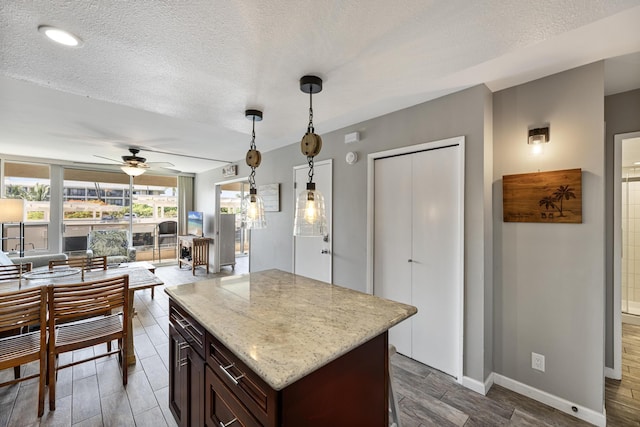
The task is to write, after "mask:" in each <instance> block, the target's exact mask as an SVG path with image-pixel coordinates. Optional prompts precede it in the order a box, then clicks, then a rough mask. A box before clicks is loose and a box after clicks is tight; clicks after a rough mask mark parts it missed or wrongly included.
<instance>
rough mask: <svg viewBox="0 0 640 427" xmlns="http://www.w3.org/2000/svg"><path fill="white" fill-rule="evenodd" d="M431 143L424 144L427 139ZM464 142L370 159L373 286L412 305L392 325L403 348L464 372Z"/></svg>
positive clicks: (417, 356) (442, 367)
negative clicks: (413, 311)
mask: <svg viewBox="0 0 640 427" xmlns="http://www.w3.org/2000/svg"><path fill="white" fill-rule="evenodd" d="M425 145H427V144H425ZM463 160H464V155H463V148H462V147H461V145H454V144H449V145H443V146H437V147H436V148H434V149H423V150H422V151H416V152H410V153H395V152H394V153H391V155H389V156H388V157H380V158H375V161H374V162H373V169H374V172H373V173H374V179H373V186H374V189H373V190H374V191H373V197H374V202H373V241H374V243H373V246H374V254H373V291H374V294H375V295H378V296H381V297H383V298H388V299H392V300H395V301H399V302H403V303H407V304H411V305H414V306H416V307H417V308H418V313H417V314H416V315H415V316H413V317H411V318H409V319H408V320H406V321H404V322H402V323H400V324H399V325H397V326H395V327H394V328H392V329H391V330H390V332H389V342H390V343H392V344H393V345H395V346H396V348H397V350H398V352H399V353H402V354H404V355H406V356H408V357H411V358H413V359H415V360H418V361H420V362H422V363H425V364H427V365H429V366H431V367H434V368H436V369H438V370H441V371H443V372H445V373H448V374H450V375H453V376H455V377H457V378H458V379H460V377H461V374H462V289H463V285H462V283H463V282H462V280H463V268H464V265H463V253H462V251H463V242H462V233H463V212H464V209H463V193H464V190H463V171H462V167H463V166H462V165H463V164H464V163H463Z"/></svg>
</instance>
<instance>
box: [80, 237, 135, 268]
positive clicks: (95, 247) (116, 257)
mask: <svg viewBox="0 0 640 427" xmlns="http://www.w3.org/2000/svg"><path fill="white" fill-rule="evenodd" d="M87 256H88V257H94V256H106V257H107V264H109V265H111V264H119V263H121V262H134V261H135V260H136V249H135V248H133V247H131V246H129V232H128V231H127V230H93V231H90V232H89V234H88V235H87Z"/></svg>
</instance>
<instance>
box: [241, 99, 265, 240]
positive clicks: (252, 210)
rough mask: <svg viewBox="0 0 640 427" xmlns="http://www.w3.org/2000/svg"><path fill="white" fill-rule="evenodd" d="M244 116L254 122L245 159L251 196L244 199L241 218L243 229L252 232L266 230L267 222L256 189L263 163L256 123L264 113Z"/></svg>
mask: <svg viewBox="0 0 640 427" xmlns="http://www.w3.org/2000/svg"><path fill="white" fill-rule="evenodd" d="M244 115H245V117H246V118H247V119H249V120H251V121H252V129H251V144H250V146H249V151H247V155H246V157H245V161H246V162H247V166H249V167H250V168H251V174H249V194H247V195H246V196H245V197H244V198H243V199H242V206H241V216H242V227H244V228H246V229H250V230H255V229H260V228H265V227H266V226H267V220H266V218H265V216H264V201H263V200H262V197H260V196H259V195H258V190H257V188H256V178H255V176H256V168H257V167H258V166H260V163H261V162H262V154H260V151H258V150H257V149H256V122H259V121H262V111H259V110H246V111H245V112H244Z"/></svg>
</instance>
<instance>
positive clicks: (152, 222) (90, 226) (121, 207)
mask: <svg viewBox="0 0 640 427" xmlns="http://www.w3.org/2000/svg"><path fill="white" fill-rule="evenodd" d="M177 185H178V182H177V178H176V177H167V176H157V175H151V174H149V173H146V174H144V175H141V176H137V177H135V178H134V179H133V205H132V206H131V208H130V203H131V199H132V198H131V195H130V190H129V176H128V175H125V174H123V173H121V172H103V171H88V170H79V169H65V171H64V191H63V194H64V199H65V200H64V206H63V210H64V233H63V251H65V252H67V253H70V254H72V255H73V254H74V252H76V251H78V252H81V251H85V250H86V236H87V234H88V233H89V231H91V230H103V229H114V228H116V229H129V226H130V225H131V227H132V228H133V235H132V243H133V246H134V247H136V249H137V252H136V259H137V260H139V261H144V260H152V259H154V257H155V256H156V251H154V248H155V247H156V245H155V243H156V239H157V233H156V229H157V224H158V223H160V222H162V221H165V220H166V219H167V218H177V214H178V205H177V197H176V193H177ZM130 209H131V211H130ZM130 213H132V214H133V215H131V214H130ZM162 258H163V259H168V258H169V257H168V256H166V255H165V254H164V252H163V256H162ZM174 259H175V256H174Z"/></svg>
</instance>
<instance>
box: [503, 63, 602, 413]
mask: <svg viewBox="0 0 640 427" xmlns="http://www.w3.org/2000/svg"><path fill="white" fill-rule="evenodd" d="M603 82H604V68H603V64H602V63H601V62H600V63H595V64H591V65H587V66H584V67H581V68H578V69H575V70H570V71H567V72H564V73H560V74H556V75H553V76H550V77H547V78H544V79H540V80H536V81H533V82H530V83H527V84H524V85H521V86H517V87H514V88H510V89H506V90H503V91H500V92H497V93H495V94H494V98H493V99H494V102H493V107H494V108H493V114H494V128H493V130H494V165H493V166H494V183H495V184H494V224H493V225H494V248H495V251H494V279H495V285H494V293H495V294H494V318H495V329H494V369H495V372H497V373H499V374H502V375H504V376H506V377H508V378H511V379H514V380H517V381H519V382H521V383H524V384H526V385H529V386H531V387H535V388H537V389H539V390H542V391H545V392H547V393H550V394H553V395H555V396H559V397H561V398H564V399H566V400H568V401H570V402H574V403H575V404H578V405H581V406H584V407H587V408H589V409H592V410H594V411H596V412H598V413H601V412H602V410H603V399H604V378H603V366H604V304H605V300H604V293H605V288H604V263H605V261H604V246H605V243H604V235H605V229H604V145H603V135H604V123H603V121H604V83H603ZM543 123H550V133H551V138H550V139H551V143H549V144H547V145H545V147H544V153H543V155H542V156H539V157H533V156H531V154H530V151H529V146H528V145H527V143H526V141H527V128H528V126H531V125H540V124H543ZM571 168H582V197H583V199H582V212H583V223H582V224H536V223H503V222H502V176H503V175H510V174H516V173H527V172H537V171H539V170H540V171H551V170H559V169H571ZM531 352H536V353H540V354H543V355H545V357H546V372H544V373H540V372H538V371H534V370H533V369H531Z"/></svg>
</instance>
